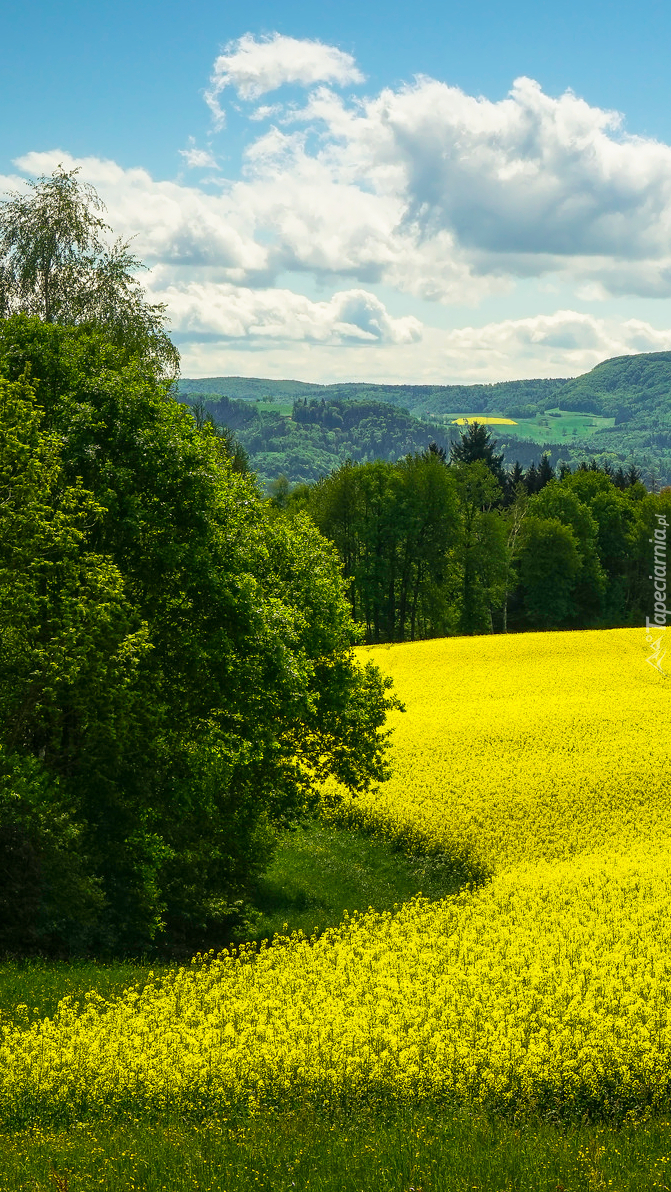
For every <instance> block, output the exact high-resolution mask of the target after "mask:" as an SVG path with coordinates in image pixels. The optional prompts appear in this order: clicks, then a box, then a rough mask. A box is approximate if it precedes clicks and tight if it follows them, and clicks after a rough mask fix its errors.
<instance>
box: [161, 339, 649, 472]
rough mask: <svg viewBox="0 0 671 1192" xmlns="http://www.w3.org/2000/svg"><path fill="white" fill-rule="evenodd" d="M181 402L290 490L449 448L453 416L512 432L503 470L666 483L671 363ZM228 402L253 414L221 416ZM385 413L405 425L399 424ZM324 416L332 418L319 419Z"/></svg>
mask: <svg viewBox="0 0 671 1192" xmlns="http://www.w3.org/2000/svg"><path fill="white" fill-rule="evenodd" d="M178 392H179V395H180V396H181V397H182V399H183V400H185V401H187V402H189V403H193V402H194V401H198V400H199V399H200V400H202V401H203V402H205V404H206V406H207V408H208V409H210V410H211V412H212V414H213V417H214V418H215V420H216V421H220V422H222V423H223V424H225V425H228V426H230V427H231V429H234V430H236V431H239V437H240V440H241V442H242V443H243V445H244V446H245V448H246V450H247V451H248V453H249V455H250V460H251V465H252V467H253V468H254V469H255V470H256V471H257V472H258V474H259V476H260V478H261V479H262V480H272V479H274V478H275V477H277V476H278V475H279V474H280V473H283V474H285V475H286V476H287V477H288V478H289V479H290V480H291V481H292V482H294V483H295V482H300V481H305V480H311V479H316V478H317V477H318V476H319V475H326V474H327V473H328V471H330V470H331V469H332V468H333V467H335V466H337V465H338V464H339V463H341V462H342V461H343V459H345V458H346V457H347V456H349V457H351V458H352V459H357V460H365V459H374V458H382V459H392V458H400V456H401V455H402V454H403V452H404V450H406V451H407V450H423V449H424V448H425V447H426V446H427V445H428V442H429V441H431V440H432V439H435V440H436V441H437V442H439V443H440V444H441V445H444V444H445V443H446V442H449V441H450V440H451V439H454V438H455V435H456V432H455V429H454V427H453V425H452V420H453V419H454V418H455V417H456V416H458V415H470V416H474V415H478V414H480V415H482V416H486V417H495V416H497V415H499V416H501V417H507V418H512V419H514V420H515V421H516V422H517V424H518V425H517V426H516V427H515V428H514V432H511V431H509V430H507V429H506V430H505V431H504V433H502V434H501V435H500V436H499V446H500V449H501V450H502V451H503V454H504V458H505V461H506V464H507V465H508V466H512V465H513V464H514V462H515V460H519V461H520V463H521V464H522V466H523V467H528V466H529V465H530V464H531V463H532V462H534V461H535V462H538V460H539V459H540V457H541V455H542V454H543V453H544V452H547V454H548V455H549V456H550V459H551V461H552V463H553V464H554V465H555V466H557V465H560V464H561V462H562V461H566V462H568V463H571V464H574V465H575V464H577V463H579V462H580V461H581V460H588V461H589V460H591V459H592V458H596V459H597V461H598V462H601V463H603V462H605V461H606V460H610V462H611V463H613V464H614V465H615V466H617V464H618V463H624V464H632V463H633V464H635V465H636V466H637V467H639V468H640V469H641V470H642V472H643V474H644V476H645V477H646V479H647V481H648V482H649V483H651V484H652V485H653V486H654V485H655V484H668V483H669V482H670V481H671V352H651V353H645V354H640V355H634V356H618V357H615V358H614V359H612V360H606V361H604V362H603V363H602V364H599V365H597V366H596V368H593V369H592V370H591V371H590V372H588V373H584V374H583V375H582V376H579V377H575V378H573V379H569V380H566V379H562V378H557V379H550V380H547V379H537V380H522V381H504V382H501V383H499V384H493V385H370V384H363V383H362V384H359V383H351V384H336V385H315V384H308V383H305V382H301V381H291V380H283V381H272V380H266V379H261V378H256V377H252V378H245V377H209V378H204V379H200V380H186V379H184V380H180V381H179V388H178ZM224 397H227V398H228V399H235V401H237V402H245V404H246V406H248V407H250V409H241V410H238V409H236V407H235V405H233V406H231V405H230V404H229V405H226V404H225V403H224V402H223V401H222V399H223V398H224ZM215 403H216V409H215ZM306 403H307V408H308V409H313V410H315V411H317V412H315V413H313V414H312V415H311V416H310V418H308V419H305V418H304V419H302V420H301V419H300V418H298V419H297V418H296V417H295V416H294V410H295V409H296V408H299V406H300V408H301V409H305V408H306ZM335 403H338V404H339V406H340V407H341V409H342V426H341V424H340V421H339V419H338V418H337V417H336V416H335V413H334V405H335ZM349 405H356V406H358V407H359V410H358V413H357V414H356V415H354V416H351V415H347V414H345V409H346V408H347V407H348V406H349ZM273 407H274V408H273ZM373 407H375V408H374V409H373ZM384 407H386V411H385V408H384ZM390 407H392V408H394V409H395V410H399V411H400V412H402V415H403V418H404V419H405V421H404V422H399V421H396V420H395V419H394V416H393V415H392V414H391V412H390V409H389V408H390ZM322 410H325V411H328V414H326V415H325V417H323V418H322V416H321V413H320V412H321V411H322ZM572 414H573V415H576V417H573V418H572V417H571V415H572ZM269 415H270V416H269ZM590 416H592V417H590ZM329 422H330V425H329ZM403 443H407V444H409V446H407V447H405V448H404V447H403V446H402V444H403ZM394 453H397V454H396V455H394Z"/></svg>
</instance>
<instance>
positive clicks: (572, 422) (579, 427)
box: [443, 410, 615, 443]
mask: <svg viewBox="0 0 671 1192" xmlns="http://www.w3.org/2000/svg"><path fill="white" fill-rule="evenodd" d="M504 416H507V415H503V414H502V415H500V417H502V418H503V417H504ZM477 417H478V415H477V414H445V415H444V418H443V420H444V422H445V423H447V424H449V423H451V422H453V421H454V419H455V418H477ZM483 417H488V418H495V417H497V415H496V414H488V415H483ZM515 421H516V423H517V425H516V426H492V427H490V428H489V429H490V430H491V431H492V433H493V435H494V436H495V437H496V436H497V435H498V436H499V437H501V436H502V435H505V436H506V437H507V436H509V435H516V436H517V437H518V438H520V439H528V440H531V441H533V442H535V443H569V442H571V441H572V440H574V439H586V438H589V437H590V436H591V435H593V434H596V432H597V431H599V430H604V429H605V428H606V427H609V426H614V425H615V419H614V418H603V417H602V416H601V415H600V414H576V413H573V412H571V411H567V410H552V411H549V410H548V411H546V413H545V414H538V415H537V416H536V417H535V418H517V419H516V420H515ZM460 429H463V428H460ZM574 432H575V433H574Z"/></svg>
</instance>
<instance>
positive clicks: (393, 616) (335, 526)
mask: <svg viewBox="0 0 671 1192" xmlns="http://www.w3.org/2000/svg"><path fill="white" fill-rule="evenodd" d="M301 505H306V507H307V509H308V511H309V513H310V516H311V517H312V518H313V519H314V521H315V522H316V524H317V525H318V526H319V528H320V530H321V531H322V533H323V534H325V536H326V537H327V538H329V539H330V540H331V541H332V542H334V544H335V546H336V547H337V549H338V552H339V555H340V558H341V560H342V562H343V569H344V574H345V578H346V580H347V581H348V586H349V595H350V601H351V604H352V609H353V615H354V617H355V619H356V620H357V621H359V622H360V623H361V624H364V625H365V626H366V634H367V639H368V640H369V641H394V640H400V641H403V640H404V638H405V637H406V636H408V637H410V638H414V637H415V636H418V635H419V636H426V635H427V633H428V634H432V633H433V634H435V633H438V632H441V630H444V629H445V627H446V620H447V617H448V616H449V608H448V606H447V604H446V602H445V591H444V585H443V580H444V575H445V570H446V566H447V560H448V558H449V556H450V553H451V551H452V550H453V548H454V546H455V545H456V542H457V540H458V537H459V532H460V527H459V517H458V512H457V501H456V490H455V485H454V479H453V477H452V476H451V474H450V472H449V471H448V469H447V468H446V467H445V466H444V464H443V462H442V460H441V458H440V456H439V455H437V454H435V452H431V451H427V452H424V453H423V454H421V455H417V454H416V455H410V456H407V457H406V458H405V459H403V460H400V461H399V462H398V463H396V464H392V463H386V462H383V461H382V460H378V461H376V462H375V463H368V464H359V465H356V464H351V463H347V464H344V465H343V466H342V467H341V468H339V469H338V470H337V471H336V472H334V473H333V474H332V475H331V476H330V477H328V478H326V479H323V480H321V481H319V482H318V483H317V484H316V485H314V486H313V487H311V488H309V489H307V490H299V491H298V492H297V493H296V494H295V495H293V497H292V501H290V504H289V510H290V511H291V509H292V508H296V507H301Z"/></svg>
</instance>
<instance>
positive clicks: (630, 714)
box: [349, 629, 671, 871]
mask: <svg viewBox="0 0 671 1192" xmlns="http://www.w3.org/2000/svg"><path fill="white" fill-rule="evenodd" d="M360 656H361V657H362V658H365V659H368V658H372V659H373V660H374V661H375V662H376V663H377V665H378V666H379V667H380V668H381V669H382V670H383V671H385V672H386V673H388V674H390V675H391V676H392V677H393V679H394V682H395V685H396V689H397V691H398V693H399V695H400V696H401V699H402V700H403V701H404V703H405V706H406V711H405V712H404V713H393V714H392V723H393V725H394V729H395V732H394V745H393V761H394V769H395V774H394V777H393V778H392V780H391V781H390V782H388V783H386V784H385V785H384V786H382V787H381V788H380V789H379V791H378V792H376V793H375V794H374V795H373V796H372V797H367V798H365V799H357V800H356V801H354V803H353V804H352V803H350V804H349V808H350V814H351V815H353V816H354V818H356V819H360V820H361V821H363V822H367V823H369V824H372V825H379V826H380V827H381V828H382V830H383V831H385V832H388V833H391V834H392V835H395V836H397V837H399V838H400V839H402V840H406V841H407V842H408V843H413V844H415V845H418V846H421V845H422V844H423V843H424V844H428V845H429V846H430V847H431V846H434V847H438V848H440V849H443V850H445V851H446V852H455V853H457V854H462V853H463V854H467V855H468V856H470V857H471V858H472V859H473V862H474V863H475V864H476V866H477V864H481V865H483V866H484V867H485V868H486V869H488V870H489V871H499V870H500V869H501V868H502V867H509V866H511V865H516V864H517V863H519V862H521V861H534V860H541V859H545V860H554V859H561V858H568V857H571V856H573V855H575V854H576V853H578V852H588V851H593V850H595V849H600V848H604V847H605V848H610V849H623V848H626V847H628V846H629V845H630V844H636V843H640V842H642V841H644V840H650V841H657V840H659V838H660V837H662V836H663V837H671V726H670V724H669V720H670V718H671V698H670V696H669V682H670V680H668V679H665V678H663V677H662V676H661V675H660V674H659V673H658V672H657V671H655V670H654V669H653V668H652V667H651V666H649V665H647V661H646V659H647V658H648V657H649V656H650V650H649V648H648V646H647V645H646V642H645V635H644V632H643V631H642V630H640V629H611V630H584V631H579V632H575V633H526V634H520V635H505V636H503V635H501V636H499V635H497V636H493V637H470V638H467V637H466V638H465V637H460V638H446V639H442V640H439V641H426V642H413V643H406V644H403V645H392V646H374V647H369V648H365V649H361V650H360Z"/></svg>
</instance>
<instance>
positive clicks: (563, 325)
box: [444, 310, 671, 379]
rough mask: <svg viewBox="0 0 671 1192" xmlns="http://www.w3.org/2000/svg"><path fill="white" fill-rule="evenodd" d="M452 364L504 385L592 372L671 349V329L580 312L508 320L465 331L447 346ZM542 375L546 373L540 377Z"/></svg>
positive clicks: (449, 337)
mask: <svg viewBox="0 0 671 1192" xmlns="http://www.w3.org/2000/svg"><path fill="white" fill-rule="evenodd" d="M444 346H445V352H446V358H447V360H449V361H451V362H452V365H453V367H456V368H459V369H460V370H463V369H464V367H466V368H467V369H468V370H469V373H470V375H472V376H474V377H475V376H476V375H477V374H479V373H483V374H486V375H487V377H488V378H494V377H497V378H500V379H504V375H510V376H512V375H513V374H511V373H510V368H511V364H512V366H513V368H514V369H517V372H516V373H514V375H515V376H559V375H574V374H577V373H581V372H586V371H587V370H588V369H590V368H593V367H594V365H595V364H598V363H599V362H600V361H601V360H607V359H608V358H609V357H610V356H626V355H628V354H629V353H633V352H662V351H669V350H670V349H671V329H669V330H658V329H656V328H654V327H652V326H651V324H650V323H646V322H644V321H642V320H641V319H626V320H623V321H616V320H613V319H602V318H597V317H596V316H595V315H593V314H589V313H586V312H578V311H574V310H558V311H556V312H555V313H554V314H551V315H533V316H531V317H530V318H525V319H505V320H503V321H502V322H500V323H488V324H486V325H485V326H483V327H461V328H459V329H456V330H454V331H450V332H449V333H448V334H447V335H446V337H445V341H444ZM537 369H539V370H540V371H534V370H537Z"/></svg>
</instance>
